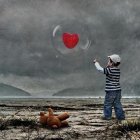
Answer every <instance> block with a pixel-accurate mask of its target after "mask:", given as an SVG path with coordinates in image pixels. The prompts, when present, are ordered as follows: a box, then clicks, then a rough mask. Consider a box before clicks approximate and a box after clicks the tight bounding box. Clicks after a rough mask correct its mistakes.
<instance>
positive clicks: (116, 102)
mask: <svg viewBox="0 0 140 140" xmlns="http://www.w3.org/2000/svg"><path fill="white" fill-rule="evenodd" d="M120 100H121V90H116V91H106V95H105V101H104V117H105V118H111V116H112V107H114V110H115V115H116V118H117V119H118V120H123V119H125V114H124V111H123V109H122V104H121V101H120Z"/></svg>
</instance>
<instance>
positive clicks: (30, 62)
mask: <svg viewBox="0 0 140 140" xmlns="http://www.w3.org/2000/svg"><path fill="white" fill-rule="evenodd" d="M139 6H140V2H139V0H124V1H121V0H119V1H115V0H106V1H104V0H94V1H90V0H88V1H87V0H76V1H74V0H72V1H66V0H12V1H11V0H1V1H0V73H1V74H4V75H5V76H7V75H9V74H12V75H17V76H21V77H22V76H25V77H26V76H27V77H29V78H38V79H40V78H43V79H44V78H45V79H46V80H47V78H52V79H53V80H54V81H53V82H52V83H53V84H54V85H53V88H55V87H57V82H55V80H56V79H57V78H60V81H59V82H62V84H63V85H64V86H61V85H59V86H58V87H59V88H60V89H64V88H67V87H70V88H72V87H75V86H78V85H80V86H81V87H82V86H87V87H88V86H89V87H91V86H93V87H94V88H95V89H96V88H97V89H100V88H101V87H103V85H104V81H103V80H102V79H103V77H102V76H100V75H99V76H98V73H96V72H95V68H94V66H93V64H92V59H93V58H95V57H97V58H98V59H99V61H100V62H101V64H102V65H103V66H104V65H106V60H107V58H106V56H107V55H110V54H112V53H119V54H120V55H121V56H122V66H121V69H122V79H121V80H122V85H124V86H125V88H124V89H125V92H128V90H127V87H131V88H132V89H133V90H132V91H131V93H133V94H137V95H138V93H137V91H139V86H138V83H139V80H138V79H139V77H140V76H139V68H140V67H139V65H138V64H139V59H140V57H139V44H140V42H139V39H140V24H139V23H140V18H139V14H140V8H139ZM76 24H77V25H76ZM57 25H60V26H62V28H65V29H68V30H72V29H73V30H75V27H76V31H77V32H81V33H82V34H83V36H85V37H86V36H89V39H90V41H91V46H90V48H89V49H87V50H82V49H79V50H78V51H76V52H73V53H68V54H63V53H61V52H59V51H58V50H57V49H56V46H55V45H56V44H55V43H54V40H55V38H53V37H52V33H53V29H54V28H55V27H56V26H57ZM67 25H69V27H67ZM75 25H76V26H75ZM82 30H85V31H82ZM59 45H61V44H58V46H59ZM81 45H83V44H81ZM89 73H91V74H89ZM66 75H67V76H66ZM68 75H69V76H68ZM73 75H74V77H73ZM79 75H81V76H79ZM83 75H85V78H84V79H83ZM65 77H67V79H65ZM95 77H96V79H97V80H96V82H95ZM136 77H137V78H136ZM76 79H77V81H76ZM89 79H90V80H89ZM80 81H82V82H80ZM100 81H103V82H100ZM26 82H27V81H26ZM67 83H69V84H67ZM126 83H128V84H126ZM21 84H23V83H21ZM46 84H48V83H47V82H46ZM99 85H100V86H99ZM50 88H51V85H50Z"/></svg>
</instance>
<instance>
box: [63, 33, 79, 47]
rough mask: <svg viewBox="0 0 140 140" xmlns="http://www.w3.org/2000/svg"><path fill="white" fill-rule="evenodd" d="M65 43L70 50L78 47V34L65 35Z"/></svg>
mask: <svg viewBox="0 0 140 140" xmlns="http://www.w3.org/2000/svg"><path fill="white" fill-rule="evenodd" d="M63 42H64V44H65V46H66V47H67V48H69V49H72V48H74V47H76V45H77V43H78V42H79V36H78V34H70V33H63Z"/></svg>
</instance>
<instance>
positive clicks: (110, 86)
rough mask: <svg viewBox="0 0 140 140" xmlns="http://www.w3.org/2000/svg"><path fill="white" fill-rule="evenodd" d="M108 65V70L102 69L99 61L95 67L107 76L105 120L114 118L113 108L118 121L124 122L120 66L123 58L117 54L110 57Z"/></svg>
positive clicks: (95, 61)
mask: <svg viewBox="0 0 140 140" xmlns="http://www.w3.org/2000/svg"><path fill="white" fill-rule="evenodd" d="M108 58H109V59H108V64H107V66H106V68H102V67H101V66H100V64H99V63H98V62H97V60H96V59H95V60H94V63H95V67H96V69H97V70H98V71H100V72H102V73H104V74H105V75H106V87H105V92H106V96H105V100H104V116H103V118H102V119H103V120H110V119H111V116H112V106H113V107H114V110H115V115H116V118H117V119H118V120H124V119H125V114H124V111H123V109H122V104H121V101H120V100H121V87H120V82H119V81H120V69H119V68H118V66H119V65H120V62H121V58H120V56H119V55H117V54H113V55H110V56H108Z"/></svg>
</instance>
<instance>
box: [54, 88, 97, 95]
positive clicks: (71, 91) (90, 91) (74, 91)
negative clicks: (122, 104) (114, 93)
mask: <svg viewBox="0 0 140 140" xmlns="http://www.w3.org/2000/svg"><path fill="white" fill-rule="evenodd" d="M95 93H96V92H95V89H94V88H92V87H90V88H67V89H64V90H61V91H59V92H57V93H55V94H53V96H98V95H99V94H98V93H97V94H95Z"/></svg>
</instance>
